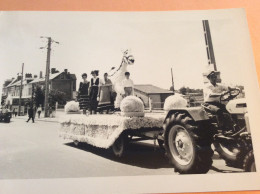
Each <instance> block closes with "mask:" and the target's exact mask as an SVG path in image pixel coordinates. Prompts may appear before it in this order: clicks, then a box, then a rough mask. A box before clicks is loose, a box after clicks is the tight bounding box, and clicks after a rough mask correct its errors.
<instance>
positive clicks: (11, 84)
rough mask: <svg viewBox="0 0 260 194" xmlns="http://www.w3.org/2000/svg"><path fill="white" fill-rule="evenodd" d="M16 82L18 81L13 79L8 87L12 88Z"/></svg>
mask: <svg viewBox="0 0 260 194" xmlns="http://www.w3.org/2000/svg"><path fill="white" fill-rule="evenodd" d="M16 81H17V79H13V81H12V82H11V83H10V84H8V85H7V86H6V87H10V86H12V85H13V84H14V83H15V82H16Z"/></svg>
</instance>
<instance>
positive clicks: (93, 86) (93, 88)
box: [89, 70, 99, 114]
mask: <svg viewBox="0 0 260 194" xmlns="http://www.w3.org/2000/svg"><path fill="white" fill-rule="evenodd" d="M91 75H92V76H93V77H92V78H91V82H90V93H89V97H90V109H89V112H90V114H96V113H97V106H98V101H97V97H98V87H99V78H98V70H95V71H92V72H91Z"/></svg>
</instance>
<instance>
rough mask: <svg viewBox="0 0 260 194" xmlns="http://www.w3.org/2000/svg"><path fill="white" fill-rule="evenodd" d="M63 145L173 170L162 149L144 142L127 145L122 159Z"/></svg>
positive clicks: (94, 149) (106, 151)
mask: <svg viewBox="0 0 260 194" xmlns="http://www.w3.org/2000/svg"><path fill="white" fill-rule="evenodd" d="M65 145H67V146H70V147H74V148H76V149H81V150H83V151H87V152H91V153H93V154H95V155H98V156H100V157H103V158H106V159H109V160H112V161H115V162H120V163H123V164H127V165H132V166H136V167H141V168H146V169H160V168H172V169H173V166H172V165H171V164H170V163H169V160H168V158H167V157H166V155H165V151H164V150H163V149H161V148H159V147H158V146H156V147H154V146H153V145H152V144H148V143H144V142H135V143H129V144H128V147H127V152H126V153H125V155H124V156H123V157H122V158H117V157H115V156H114V155H113V153H112V151H111V150H109V149H102V148H97V147H93V146H91V145H89V144H87V143H80V144H79V145H78V146H76V145H75V144H74V143H66V144H65ZM213 160H221V159H220V158H219V156H218V155H213ZM211 170H213V171H215V172H219V173H241V171H240V170H239V169H238V171H236V170H233V169H230V170H227V169H225V170H224V169H219V168H217V167H215V166H212V167H211ZM173 171H174V169H173Z"/></svg>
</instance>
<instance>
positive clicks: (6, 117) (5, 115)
mask: <svg viewBox="0 0 260 194" xmlns="http://www.w3.org/2000/svg"><path fill="white" fill-rule="evenodd" d="M11 118H12V113H11V111H10V110H9V109H7V108H5V107H1V108H0V121H4V122H6V123H10V121H11Z"/></svg>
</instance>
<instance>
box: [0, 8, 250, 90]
mask: <svg viewBox="0 0 260 194" xmlns="http://www.w3.org/2000/svg"><path fill="white" fill-rule="evenodd" d="M209 24H210V29H211V34H212V40H213V47H214V51H215V58H216V62H217V67H218V70H220V71H221V77H222V80H223V82H225V83H227V84H232V85H236V84H240V85H243V83H244V81H245V80H244V79H243V71H244V69H243V65H244V64H245V63H246V60H245V59H244V58H243V57H242V55H241V50H240V47H241V46H243V42H241V41H240V35H239V25H238V23H237V22H236V21H234V20H232V19H221V20H209ZM40 36H50V37H52V38H53V39H54V40H55V41H58V42H59V43H60V44H53V45H52V52H51V68H52V67H54V68H57V69H58V70H60V71H63V70H64V69H68V71H69V72H70V73H75V74H76V76H77V85H78V84H79V82H80V81H81V74H82V73H87V74H88V75H89V77H88V79H90V72H91V71H92V70H95V69H98V70H100V74H101V75H102V74H103V73H104V72H107V71H109V70H110V69H111V67H118V66H119V65H120V63H121V60H122V56H123V55H122V52H123V51H124V50H125V49H131V51H132V54H133V56H134V58H135V63H134V65H131V66H129V68H128V70H129V71H130V73H131V78H132V79H133V81H134V83H135V84H153V85H156V86H159V87H161V88H165V89H169V88H170V86H171V72H170V69H171V68H172V69H173V77H174V83H175V88H176V89H179V88H180V87H182V86H186V87H190V88H202V87H203V78H202V73H203V72H204V71H205V67H206V65H207V54H206V47H205V40H204V34H203V26H202V21H201V20H196V19H188V20H185V19H176V18H174V17H172V18H170V17H169V18H167V19H165V17H160V14H154V15H153V17H151V14H147V15H146V14H145V13H142V14H138V13H127V14H124V13H117V14H115V13H93V12H1V14H0V69H1V71H0V85H1V86H0V87H2V84H3V82H4V80H6V79H9V78H12V77H16V76H17V73H19V72H21V66H22V63H24V64H25V67H24V73H32V74H36V75H38V76H39V72H40V71H43V74H45V65H46V53H47V50H46V49H39V48H40V47H45V46H46V45H47V39H41V38H40ZM0 89H1V88H0Z"/></svg>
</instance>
